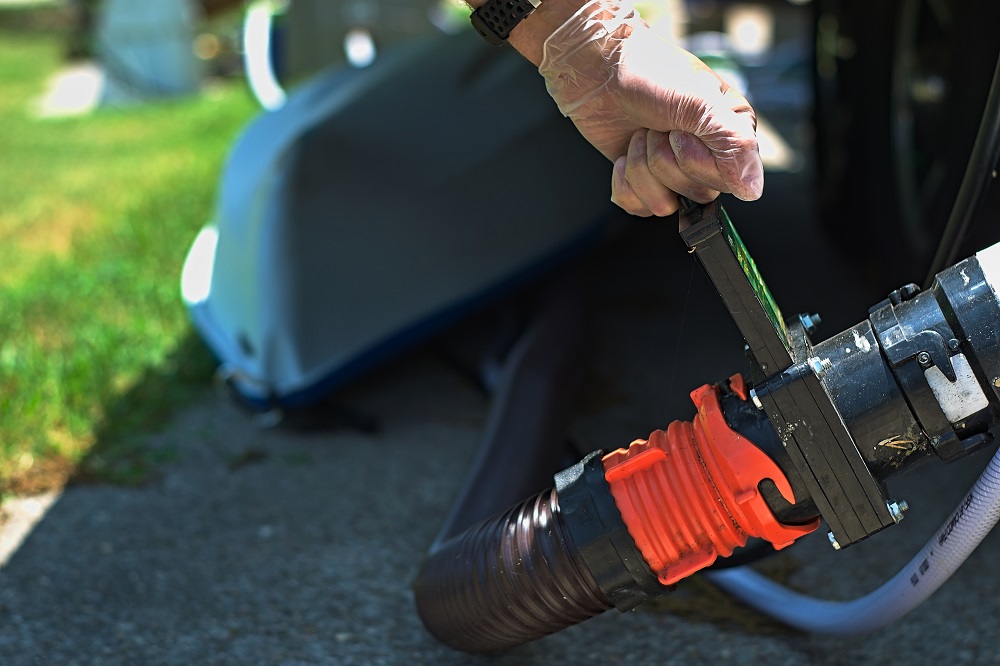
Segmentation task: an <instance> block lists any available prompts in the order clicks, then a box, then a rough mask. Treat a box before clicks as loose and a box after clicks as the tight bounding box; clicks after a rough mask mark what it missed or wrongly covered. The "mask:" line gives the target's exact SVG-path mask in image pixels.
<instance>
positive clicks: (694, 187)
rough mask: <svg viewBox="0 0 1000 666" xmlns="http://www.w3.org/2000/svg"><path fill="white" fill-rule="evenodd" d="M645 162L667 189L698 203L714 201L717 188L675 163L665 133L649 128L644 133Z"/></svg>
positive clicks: (675, 160) (717, 193) (716, 195)
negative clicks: (709, 185)
mask: <svg viewBox="0 0 1000 666" xmlns="http://www.w3.org/2000/svg"><path fill="white" fill-rule="evenodd" d="M646 163H647V164H648V166H649V171H650V173H652V175H653V177H655V178H656V180H657V181H659V182H660V183H662V184H663V185H664V186H666V187H667V188H668V189H670V190H672V191H673V192H676V193H677V194H680V195H683V196H685V197H687V198H688V199H691V200H692V201H697V202H698V203H708V202H709V201H714V200H715V198H716V197H718V196H719V190H716V189H713V188H711V187H707V186H705V185H703V184H702V183H700V182H698V181H696V180H693V179H691V178H689V177H688V176H687V175H686V174H685V173H684V171H682V170H681V168H680V166H678V164H677V158H676V157H675V156H674V151H673V148H671V146H670V141H669V140H668V139H667V134H665V133H663V132H657V131H655V130H649V132H647V134H646Z"/></svg>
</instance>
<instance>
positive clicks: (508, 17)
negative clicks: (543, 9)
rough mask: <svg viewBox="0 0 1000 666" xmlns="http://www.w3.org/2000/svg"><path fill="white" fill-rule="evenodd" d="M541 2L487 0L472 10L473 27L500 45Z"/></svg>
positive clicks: (495, 44)
mask: <svg viewBox="0 0 1000 666" xmlns="http://www.w3.org/2000/svg"><path fill="white" fill-rule="evenodd" d="M539 4H541V2H540V1H539V0H534V1H532V0H486V4H484V5H483V6H482V7H480V8H479V9H477V10H476V11H474V12H472V27H474V28H475V29H476V32H478V33H479V34H480V35H482V36H483V39H485V40H486V41H488V42H489V43H490V44H493V45H494V46H500V45H501V44H503V43H504V42H505V41H507V38H508V37H510V31H511V30H513V29H514V28H516V27H517V24H518V23H520V22H521V21H523V20H524V19H525V18H527V17H528V14H530V13H531V12H533V11H534V9H535V7H537V6H538V5H539Z"/></svg>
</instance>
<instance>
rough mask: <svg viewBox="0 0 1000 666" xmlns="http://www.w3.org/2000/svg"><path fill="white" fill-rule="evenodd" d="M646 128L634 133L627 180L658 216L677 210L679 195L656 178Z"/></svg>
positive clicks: (629, 147) (627, 156) (647, 206)
mask: <svg viewBox="0 0 1000 666" xmlns="http://www.w3.org/2000/svg"><path fill="white" fill-rule="evenodd" d="M646 134H647V132H646V130H639V131H637V132H635V133H634V134H633V135H632V139H631V141H629V145H628V153H627V154H626V157H625V180H626V181H627V182H628V184H629V186H630V187H631V188H632V192H633V193H634V194H635V196H636V197H638V198H639V200H640V201H642V204H643V206H645V207H646V210H648V211H650V212H651V213H652V214H653V215H656V216H657V217H665V216H667V215H672V214H674V213H675V212H677V208H678V205H679V204H678V201H677V195H676V194H675V193H674V192H672V191H671V190H670V189H669V188H667V186H666V185H664V184H663V183H661V182H660V181H659V180H657V179H656V176H654V175H653V174H652V172H651V171H650V170H649V163H648V161H647V158H646V141H647V139H646Z"/></svg>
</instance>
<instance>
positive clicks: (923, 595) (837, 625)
mask: <svg viewBox="0 0 1000 666" xmlns="http://www.w3.org/2000/svg"><path fill="white" fill-rule="evenodd" d="M976 258H977V259H978V260H979V264H980V266H981V267H982V269H983V273H984V274H985V276H986V281H987V282H988V283H989V284H990V286H991V287H992V289H993V293H994V296H996V295H997V293H998V291H1000V243H997V244H996V245H993V246H992V247H990V248H989V249H986V250H983V251H982V252H980V253H979V254H977V255H976ZM998 300H1000V299H998ZM998 324H1000V322H998ZM998 519H1000V452H997V454H996V455H994V456H993V459H992V460H990V462H989V465H987V467H986V469H985V470H984V471H983V473H982V475H981V476H980V477H979V479H978V480H977V481H976V483H975V485H973V487H972V489H971V490H970V491H969V493H968V494H967V495H966V496H965V497H964V498H963V499H962V501H961V502H960V503H959V505H958V507H957V508H956V509H955V511H954V512H953V513H952V514H951V516H949V518H948V519H947V520H946V521H945V522H944V524H943V525H942V526H941V528H940V529H938V531H937V532H936V533H935V534H934V536H933V537H931V539H930V541H928V542H927V544H926V545H925V546H924V547H923V549H922V550H921V551H920V552H919V553H917V554H916V556H914V557H913V559H911V560H910V561H909V563H907V565H906V566H904V567H903V568H902V569H900V570H899V573H897V574H896V575H895V576H893V577H892V578H890V579H889V580H888V581H886V582H885V583H884V584H883V585H882V586H881V587H879V588H878V589H876V590H875V591H873V592H870V593H869V594H867V595H865V596H863V597H860V598H858V599H854V600H852V601H826V600H822V599H815V598H813V597H808V596H806V595H803V594H799V593H798V592H794V591H792V590H789V589H788V588H786V587H784V586H782V585H779V584H778V583H775V582H774V581H772V580H770V579H769V578H767V577H765V576H762V575H760V574H758V573H757V572H755V571H752V570H751V569H749V568H746V567H744V568H738V569H727V570H722V571H715V572H710V573H707V574H706V575H707V576H708V577H709V579H710V580H711V581H712V582H713V583H715V584H716V585H718V586H719V587H721V588H723V589H724V590H726V591H727V592H729V593H730V594H732V595H733V596H735V597H736V598H738V599H739V600H740V601H742V602H744V603H746V604H748V605H749V606H751V607H753V608H756V609H757V610H759V611H761V612H763V613H765V614H766V615H769V616H771V617H772V618H774V619H776V620H778V621H780V622H783V623H785V624H787V625H789V626H792V627H795V628H797V629H801V630H803V631H810V632H816V633H826V634H854V633H861V632H866V631H872V630H874V629H878V628H879V627H882V626H885V625H887V624H889V623H891V622H894V621H896V620H898V619H899V618H901V617H902V616H904V615H906V614H907V613H909V612H910V611H911V610H913V609H914V608H916V607H917V606H918V605H920V603H921V602H922V601H924V600H925V599H927V598H928V597H929V596H931V595H932V594H933V593H934V592H935V591H936V590H937V589H938V588H939V587H941V585H942V584H944V582H945V581H946V580H948V578H950V577H951V575H952V574H953V573H955V571H956V570H957V569H958V567H960V566H961V565H962V563H963V562H965V560H966V559H967V558H968V557H969V555H970V554H971V553H972V551H973V550H975V549H976V546H978V545H979V544H980V542H981V541H982V540H983V539H984V538H985V537H986V535H987V534H989V532H990V530H992V529H993V527H994V526H995V525H996V523H997V520H998Z"/></svg>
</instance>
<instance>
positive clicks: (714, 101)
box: [539, 0, 764, 217]
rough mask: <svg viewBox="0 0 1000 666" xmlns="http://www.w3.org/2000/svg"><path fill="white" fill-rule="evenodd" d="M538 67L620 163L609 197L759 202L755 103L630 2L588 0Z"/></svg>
mask: <svg viewBox="0 0 1000 666" xmlns="http://www.w3.org/2000/svg"><path fill="white" fill-rule="evenodd" d="M539 72H541V74H542V75H543V76H544V77H545V81H546V86H547V88H548V90H549V94H551V95H552V97H553V99H555V101H556V103H557V104H558V105H559V108H560V110H561V111H562V112H563V114H564V115H566V116H569V117H570V118H571V119H572V120H573V123H574V124H575V125H576V127H577V129H579V131H580V133H581V134H583V136H584V137H585V138H586V139H587V140H588V141H590V143H592V144H593V145H594V146H595V147H596V148H597V149H598V150H600V151H601V152H602V153H603V154H604V155H605V156H606V157H607V158H608V159H610V160H611V161H612V162H614V169H613V172H612V178H611V193H612V196H611V199H612V201H614V202H615V203H617V204H618V205H619V206H621V207H622V208H624V209H625V210H626V211H628V212H629V213H632V214H633V215H640V216H643V217H648V216H650V215H657V216H664V215H670V214H672V213H673V212H675V211H676V210H677V208H678V207H679V202H678V195H683V196H686V197H688V198H690V199H693V200H695V201H698V202H701V203H707V202H709V201H711V200H713V199H715V197H717V196H718V195H719V193H720V192H731V193H732V194H734V195H736V196H737V197H738V198H740V199H743V200H746V201H750V200H754V199H758V198H759V197H760V195H761V193H762V192H763V187H764V169H763V165H762V163H761V160H760V154H759V152H758V149H757V137H756V125H757V119H756V115H755V114H754V111H753V109H752V108H751V107H750V104H749V103H748V102H747V100H746V99H745V98H744V97H743V95H741V94H740V93H739V92H738V91H737V90H736V89H734V88H731V87H730V86H729V85H728V84H727V83H726V82H725V81H723V80H722V79H721V78H719V76H718V75H716V74H715V72H713V71H712V70H711V69H710V68H709V67H708V66H707V65H705V64H704V63H703V62H701V61H700V60H699V59H698V58H696V57H695V56H694V55H692V54H690V53H688V52H687V51H685V50H683V49H681V48H680V47H678V46H677V45H675V44H672V43H670V42H669V41H667V40H665V39H663V38H662V37H660V36H658V35H656V34H655V33H654V32H653V31H652V30H651V29H650V28H649V26H648V25H646V23H645V22H643V20H642V19H641V18H640V17H639V16H638V14H636V13H635V11H634V10H633V9H632V8H631V7H630V6H629V5H623V4H621V3H620V2H618V1H612V0H596V1H593V2H587V3H585V4H584V5H583V7H581V8H580V10H579V11H577V12H576V13H575V14H574V15H573V16H572V17H571V18H569V19H568V20H567V21H566V22H565V23H564V24H563V25H562V26H561V27H560V28H558V29H557V30H556V31H555V32H554V33H552V35H551V36H550V37H549V38H548V39H547V40H546V42H545V45H544V52H543V58H542V62H541V65H540V66H539Z"/></svg>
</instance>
